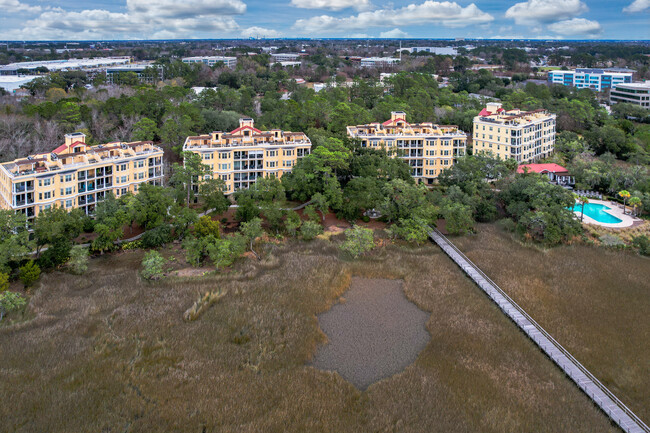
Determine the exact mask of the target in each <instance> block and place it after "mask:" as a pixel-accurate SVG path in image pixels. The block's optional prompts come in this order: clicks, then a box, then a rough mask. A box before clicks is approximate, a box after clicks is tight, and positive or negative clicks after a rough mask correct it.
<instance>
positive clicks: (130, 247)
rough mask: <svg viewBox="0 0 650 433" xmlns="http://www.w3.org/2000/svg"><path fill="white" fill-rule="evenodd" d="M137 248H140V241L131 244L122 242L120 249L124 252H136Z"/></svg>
mask: <svg viewBox="0 0 650 433" xmlns="http://www.w3.org/2000/svg"><path fill="white" fill-rule="evenodd" d="M138 248H142V242H141V241H140V239H138V240H135V241H131V242H124V243H123V244H122V249H123V250H125V251H128V250H137V249H138Z"/></svg>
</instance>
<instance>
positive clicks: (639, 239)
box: [0, 235, 650, 290]
mask: <svg viewBox="0 0 650 433" xmlns="http://www.w3.org/2000/svg"><path fill="white" fill-rule="evenodd" d="M632 245H634V247H635V248H638V249H639V254H641V255H642V256H650V239H648V237H647V236H645V235H641V236H636V237H635V238H634V239H632ZM0 290H2V289H1V288H0Z"/></svg>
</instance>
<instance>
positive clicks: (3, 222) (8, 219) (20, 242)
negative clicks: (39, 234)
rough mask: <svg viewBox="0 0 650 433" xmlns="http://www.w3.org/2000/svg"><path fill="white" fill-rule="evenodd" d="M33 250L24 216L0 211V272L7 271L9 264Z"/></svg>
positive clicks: (8, 211) (11, 211)
mask: <svg viewBox="0 0 650 433" xmlns="http://www.w3.org/2000/svg"><path fill="white" fill-rule="evenodd" d="M33 248H34V243H33V242H32V241H30V239H29V231H28V230H27V218H26V216H25V214H23V213H20V212H14V211H13V210H0V271H2V272H6V271H8V270H9V263H10V262H13V261H17V260H19V259H21V258H23V257H24V256H25V255H27V254H28V253H29V252H31V251H32V249H33Z"/></svg>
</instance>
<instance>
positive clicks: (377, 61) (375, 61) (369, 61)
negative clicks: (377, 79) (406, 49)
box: [361, 57, 400, 68]
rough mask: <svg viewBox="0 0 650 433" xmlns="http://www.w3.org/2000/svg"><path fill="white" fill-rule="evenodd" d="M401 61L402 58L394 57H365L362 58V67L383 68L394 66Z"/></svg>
mask: <svg viewBox="0 0 650 433" xmlns="http://www.w3.org/2000/svg"><path fill="white" fill-rule="evenodd" d="M399 62H400V59H397V58H393V57H365V58H363V59H361V67H362V68H381V67H385V66H393V65H396V64H398V63H399Z"/></svg>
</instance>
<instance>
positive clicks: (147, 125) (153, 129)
mask: <svg viewBox="0 0 650 433" xmlns="http://www.w3.org/2000/svg"><path fill="white" fill-rule="evenodd" d="M159 133H160V132H159V131H158V126H157V125H156V122H155V121H153V120H151V119H149V118H148V117H143V118H142V119H140V120H138V121H137V122H136V123H135V125H133V130H132V131H131V140H133V141H154V140H155V139H156V137H157V136H158V134H159Z"/></svg>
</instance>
